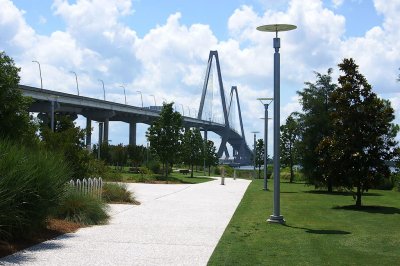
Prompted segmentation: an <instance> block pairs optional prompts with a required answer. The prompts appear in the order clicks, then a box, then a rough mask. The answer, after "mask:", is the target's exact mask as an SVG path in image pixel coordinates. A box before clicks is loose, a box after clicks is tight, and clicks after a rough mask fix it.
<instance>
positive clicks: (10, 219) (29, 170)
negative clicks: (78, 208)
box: [0, 140, 70, 240]
mask: <svg viewBox="0 0 400 266" xmlns="http://www.w3.org/2000/svg"><path fill="white" fill-rule="evenodd" d="M69 178H70V172H69V170H68V166H67V165H66V164H65V163H64V162H63V157H62V155H59V154H56V153H51V152H47V151H45V150H42V149H40V148H37V147H33V148H24V147H21V146H20V145H15V144H13V143H11V142H10V141H6V140H0V210H1V211H0V240H12V239H17V238H22V237H29V236H30V235H32V233H34V232H35V231H36V230H38V229H41V228H43V227H44V226H45V222H46V218H47V217H48V216H49V215H51V214H52V213H53V212H54V210H55V209H56V207H57V206H58V204H59V202H60V199H61V197H62V195H63V191H64V187H65V183H66V181H67V180H68V179H69Z"/></svg>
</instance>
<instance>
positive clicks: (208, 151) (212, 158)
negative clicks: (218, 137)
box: [205, 140, 219, 176]
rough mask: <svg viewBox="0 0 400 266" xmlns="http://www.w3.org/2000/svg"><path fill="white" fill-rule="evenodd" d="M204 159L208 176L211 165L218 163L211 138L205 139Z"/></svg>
mask: <svg viewBox="0 0 400 266" xmlns="http://www.w3.org/2000/svg"><path fill="white" fill-rule="evenodd" d="M205 159H206V165H207V167H208V176H210V175H211V166H217V165H218V163H219V160H218V155H217V148H216V147H215V145H214V142H213V141H212V140H207V142H206V147H205Z"/></svg>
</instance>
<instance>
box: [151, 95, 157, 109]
mask: <svg viewBox="0 0 400 266" xmlns="http://www.w3.org/2000/svg"><path fill="white" fill-rule="evenodd" d="M150 96H153V99H154V106H157V103H156V97H155V96H154V95H153V94H152V95H150Z"/></svg>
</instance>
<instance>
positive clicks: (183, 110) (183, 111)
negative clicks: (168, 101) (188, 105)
mask: <svg viewBox="0 0 400 266" xmlns="http://www.w3.org/2000/svg"><path fill="white" fill-rule="evenodd" d="M181 106H182V115H183V116H185V109H184V108H183V104H181Z"/></svg>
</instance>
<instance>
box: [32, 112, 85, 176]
mask: <svg viewBox="0 0 400 266" xmlns="http://www.w3.org/2000/svg"><path fill="white" fill-rule="evenodd" d="M39 117H42V121H41V122H40V136H41V138H42V143H43V145H44V146H45V147H46V148H47V149H49V150H52V151H60V152H62V153H63V154H64V157H65V159H66V162H67V163H68V164H69V165H70V166H71V169H72V176H73V178H76V179H78V178H84V177H88V164H89V160H90V155H89V153H88V151H87V150H86V147H85V142H84V139H85V133H86V129H81V128H79V127H77V126H75V123H74V122H73V120H72V119H73V118H71V117H70V116H69V115H56V116H55V127H54V132H52V131H51V129H50V128H49V126H48V123H47V122H48V119H45V118H44V116H39Z"/></svg>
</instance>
